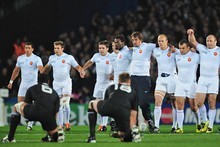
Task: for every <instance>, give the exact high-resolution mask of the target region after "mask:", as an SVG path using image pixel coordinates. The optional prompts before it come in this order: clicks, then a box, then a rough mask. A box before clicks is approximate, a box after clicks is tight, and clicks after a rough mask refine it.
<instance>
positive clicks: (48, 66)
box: [41, 64, 51, 74]
mask: <svg viewBox="0 0 220 147" xmlns="http://www.w3.org/2000/svg"><path fill="white" fill-rule="evenodd" d="M50 69H51V66H50V65H48V64H47V65H45V67H44V68H43V70H42V72H41V73H43V74H48V73H49V71H50Z"/></svg>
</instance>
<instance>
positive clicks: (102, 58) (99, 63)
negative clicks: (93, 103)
mask: <svg viewBox="0 0 220 147" xmlns="http://www.w3.org/2000/svg"><path fill="white" fill-rule="evenodd" d="M108 49H109V43H108V41H107V40H104V41H100V42H99V43H98V50H99V53H95V54H94V55H93V57H92V58H91V59H90V60H89V61H87V62H86V63H85V65H84V66H83V70H86V69H87V68H89V67H90V66H92V65H93V64H94V63H95V65H96V84H95V88H94V92H93V97H94V98H96V99H101V100H103V97H104V92H105V90H106V88H108V87H109V85H111V84H112V83H111V81H110V79H109V77H110V75H111V73H112V71H113V70H112V64H111V59H110V53H109V52H108ZM107 123H108V117H107V116H103V117H102V118H101V125H100V126H99V128H98V131H103V132H105V131H107Z"/></svg>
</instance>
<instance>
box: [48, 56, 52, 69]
mask: <svg viewBox="0 0 220 147" xmlns="http://www.w3.org/2000/svg"><path fill="white" fill-rule="evenodd" d="M52 59H53V56H52V55H51V56H50V57H49V60H48V62H47V64H48V65H49V66H51V62H52Z"/></svg>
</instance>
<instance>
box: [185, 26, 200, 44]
mask: <svg viewBox="0 0 220 147" xmlns="http://www.w3.org/2000/svg"><path fill="white" fill-rule="evenodd" d="M187 34H188V41H189V43H190V44H191V45H192V46H193V47H196V46H197V44H198V42H197V41H196V37H195V34H194V30H193V29H188V30H187Z"/></svg>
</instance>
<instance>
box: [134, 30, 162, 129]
mask: <svg viewBox="0 0 220 147" xmlns="http://www.w3.org/2000/svg"><path fill="white" fill-rule="evenodd" d="M143 39H144V38H143V34H141V33H140V32H134V33H132V34H131V41H132V43H133V47H132V50H133V53H132V61H131V86H132V88H134V90H135V91H136V92H137V95H138V102H139V106H140V108H141V110H142V115H143V117H144V119H145V121H146V122H147V123H148V126H149V131H150V132H151V133H154V132H155V133H157V132H158V131H159V129H158V128H157V127H155V126H154V123H153V121H152V116H151V110H150V102H149V97H150V89H151V78H150V61H151V55H152V52H153V50H154V48H155V47H156V45H155V44H153V43H145V42H143Z"/></svg>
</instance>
